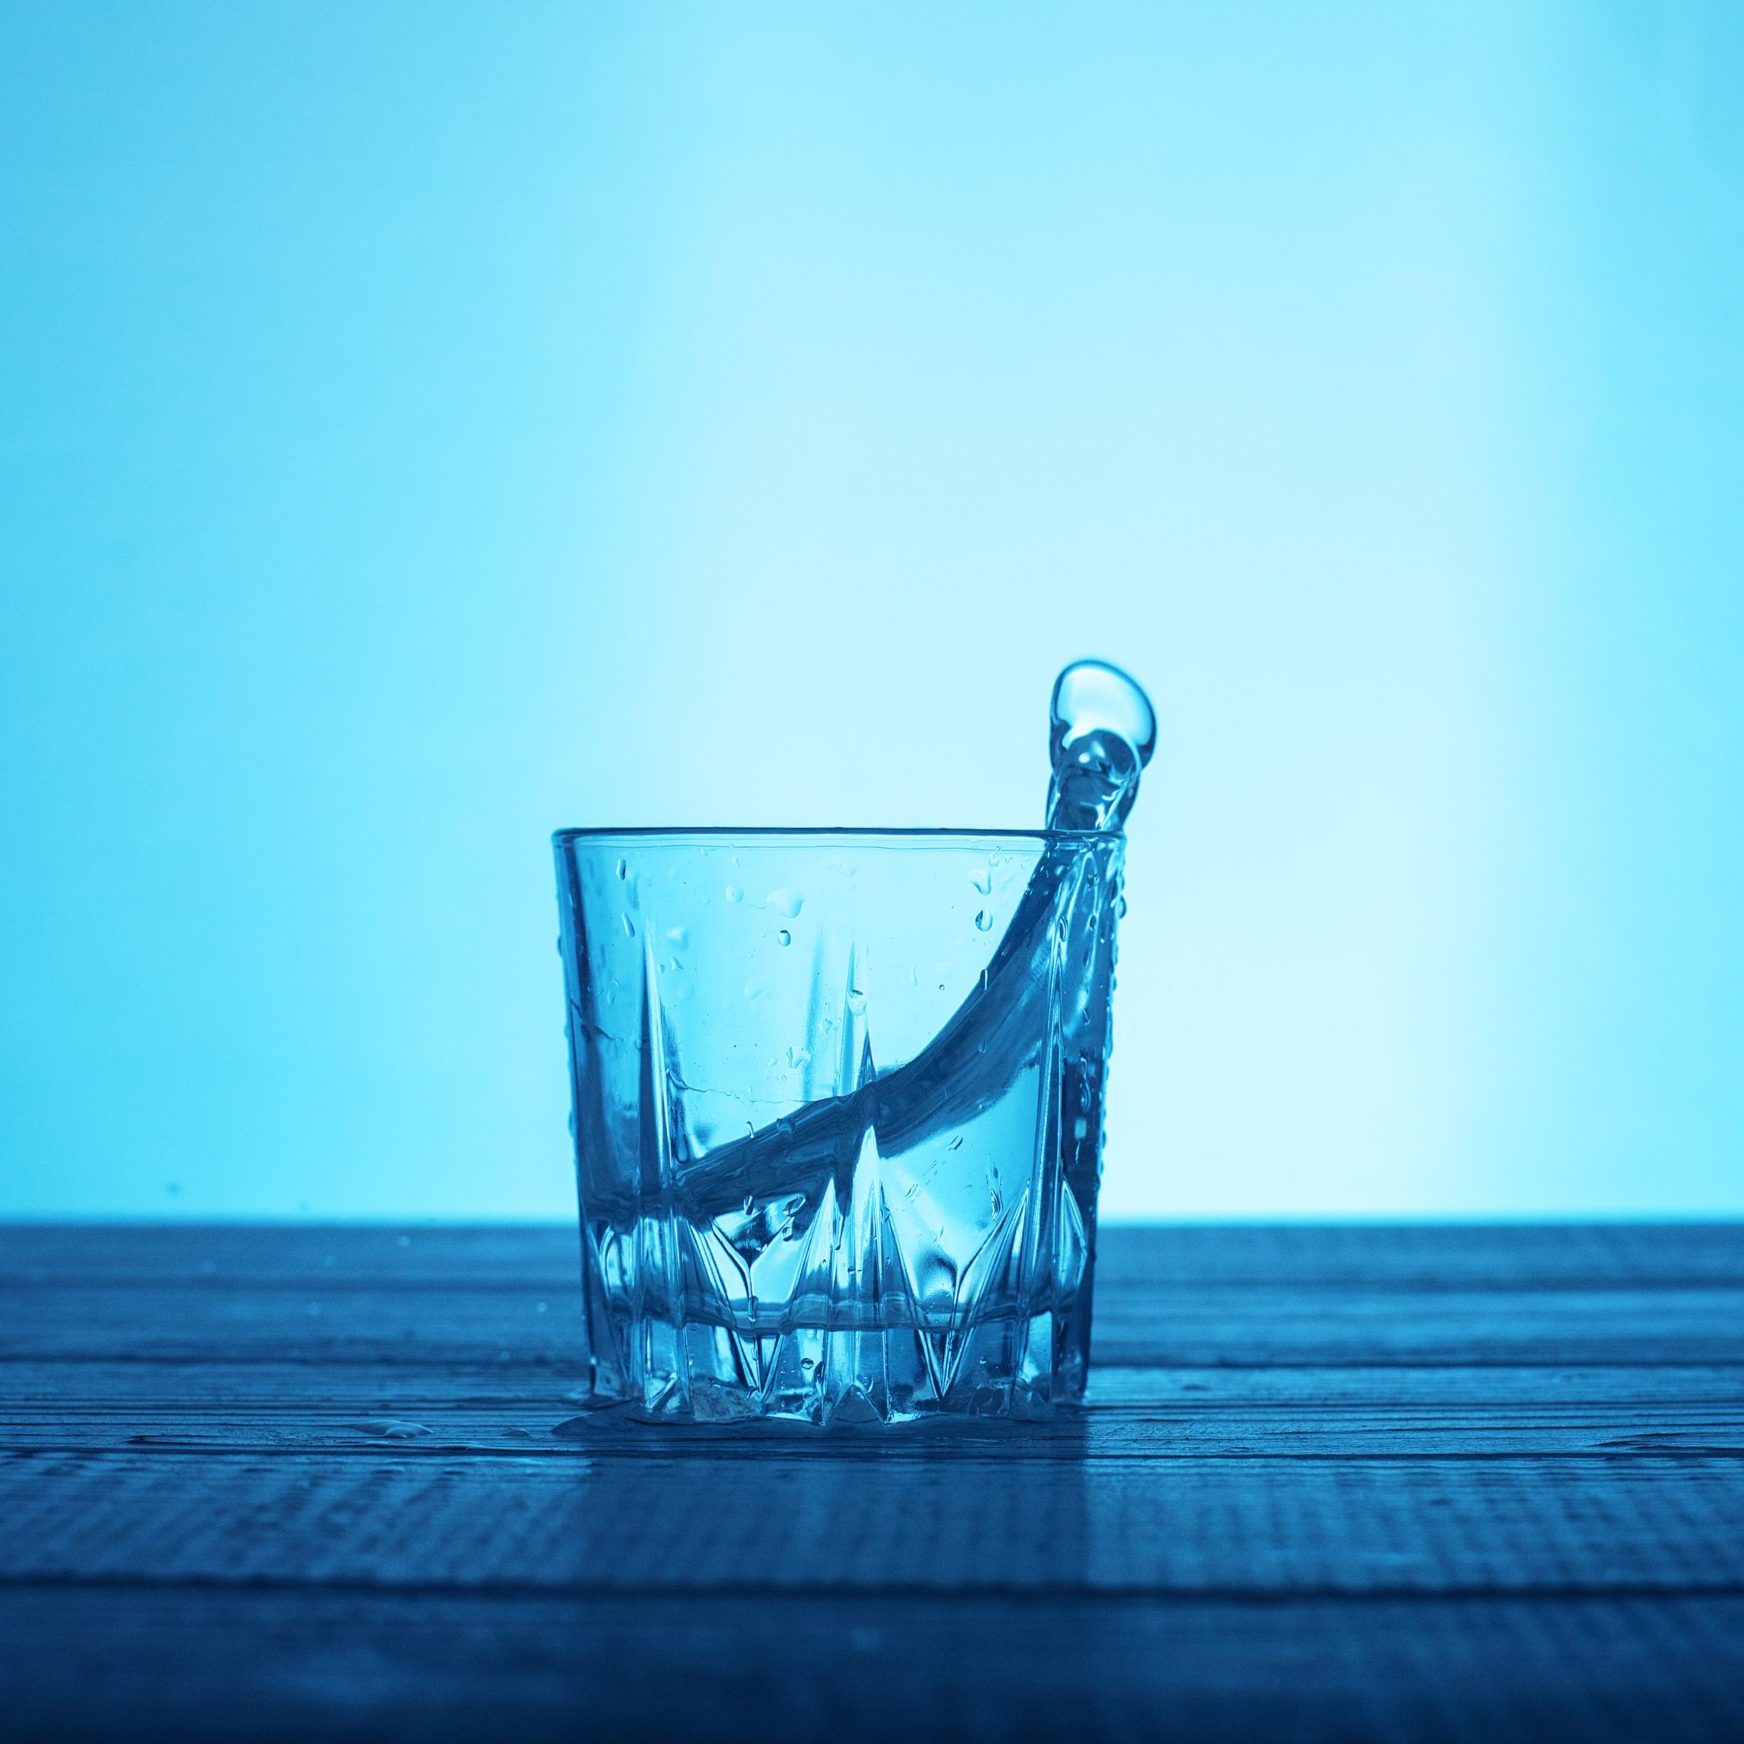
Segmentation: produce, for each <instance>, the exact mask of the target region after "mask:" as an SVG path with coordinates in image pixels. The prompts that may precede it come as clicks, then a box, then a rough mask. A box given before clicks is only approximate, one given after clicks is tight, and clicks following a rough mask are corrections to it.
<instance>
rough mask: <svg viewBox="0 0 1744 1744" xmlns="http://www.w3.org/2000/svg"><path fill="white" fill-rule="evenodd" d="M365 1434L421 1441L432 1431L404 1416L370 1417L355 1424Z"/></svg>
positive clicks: (383, 1438)
mask: <svg viewBox="0 0 1744 1744" xmlns="http://www.w3.org/2000/svg"><path fill="white" fill-rule="evenodd" d="M355 1427H356V1428H357V1430H358V1431H359V1433H361V1434H363V1435H376V1436H379V1437H380V1438H381V1439H382V1440H383V1441H419V1440H421V1439H422V1438H423V1437H424V1436H426V1435H428V1434H429V1433H430V1431H429V1430H428V1429H426V1428H425V1427H424V1425H423V1424H422V1423H411V1422H408V1421H407V1420H406V1419H405V1418H403V1417H369V1418H366V1419H365V1420H364V1421H363V1422H362V1423H359V1424H357V1425H355Z"/></svg>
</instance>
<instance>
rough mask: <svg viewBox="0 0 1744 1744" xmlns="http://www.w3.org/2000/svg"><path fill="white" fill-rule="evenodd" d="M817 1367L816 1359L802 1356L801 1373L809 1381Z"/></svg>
mask: <svg viewBox="0 0 1744 1744" xmlns="http://www.w3.org/2000/svg"><path fill="white" fill-rule="evenodd" d="M816 1367H817V1359H816V1357H809V1356H802V1357H801V1358H800V1359H799V1372H800V1373H801V1374H802V1375H804V1376H805V1377H806V1378H807V1379H808V1380H809V1379H810V1378H811V1375H812V1371H813V1370H814V1369H815V1368H816Z"/></svg>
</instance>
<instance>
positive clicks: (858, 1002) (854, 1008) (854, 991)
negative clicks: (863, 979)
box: [848, 987, 866, 1017]
mask: <svg viewBox="0 0 1744 1744" xmlns="http://www.w3.org/2000/svg"><path fill="white" fill-rule="evenodd" d="M848 1009H849V1010H850V1011H851V1012H853V1014H854V1015H855V1016H856V1017H863V1016H864V1015H865V1012H866V995H865V994H864V993H862V992H861V991H860V989H859V988H858V987H850V988H849V989H848Z"/></svg>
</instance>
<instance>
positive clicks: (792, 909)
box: [763, 885, 805, 920]
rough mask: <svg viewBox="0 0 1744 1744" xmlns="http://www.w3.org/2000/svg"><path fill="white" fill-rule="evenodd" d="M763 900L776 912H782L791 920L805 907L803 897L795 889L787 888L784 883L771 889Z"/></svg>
mask: <svg viewBox="0 0 1744 1744" xmlns="http://www.w3.org/2000/svg"><path fill="white" fill-rule="evenodd" d="M763 900H764V901H765V902H766V903H768V905H769V906H770V907H771V908H772V909H774V910H775V911H776V913H777V914H784V915H786V916H787V918H788V919H789V920H792V919H793V918H794V916H795V915H797V914H798V913H799V911H800V910H801V909H802V908H804V907H805V898H804V897H803V896H801V895H800V894H799V892H798V891H797V890H789V889H788V888H787V887H786V885H783V886H782V887H781V889H779V890H771V891H770V892H769V894H768V895H767V896H766V897H764V899H763Z"/></svg>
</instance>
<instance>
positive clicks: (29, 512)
mask: <svg viewBox="0 0 1744 1744" xmlns="http://www.w3.org/2000/svg"><path fill="white" fill-rule="evenodd" d="M1741 21H1744V12H1741V11H1740V9H1739V8H1738V7H1736V6H1734V5H1713V6H1699V5H1645V4H1643V5H1629V6H1616V5H1610V6H1607V5H1599V4H1594V3H1592V0H1580V3H1570V4H1566V5H1525V6H1522V5H1520V4H1517V3H1513V0H1510V3H1508V4H1498V5H1478V6H1473V5H1470V4H1466V3H1460V4H1448V5H1441V6H1431V7H1427V8H1420V7H1415V6H1412V7H1394V6H1379V5H1376V6H1370V7H1362V8H1350V9H1344V10H1340V9H1337V8H1332V7H1288V8H1282V7H1280V8H1275V9H1274V8H1253V7H1233V8H1230V7H1192V8H1180V9H1176V10H1173V11H1170V10H1167V9H1165V8H1163V7H1160V6H1151V5H1141V6H1133V7H1130V8H1121V7H1110V6H1096V7H1091V8H1088V9H1086V8H1083V7H1058V8H1047V9H1043V8H1027V7H1009V6H997V7H967V6H953V7H945V8H935V7H918V6H917V7H908V8H898V9H895V14H894V16H893V15H891V9H888V8H877V9H874V8H859V9H847V8H833V7H832V8H824V9H821V13H820V9H817V8H805V7H793V8H779V9H778V8H771V7H766V6H750V7H745V6H726V5H720V6H700V5H699V6H658V7H650V6H642V5H623V6H614V7H607V6H596V5H579V4H578V5H572V6H560V7H552V8H538V7H534V6H530V5H516V6H511V7H502V6H485V5H475V6H464V7H454V6H437V5H431V4H427V3H425V0H418V3H417V4H402V5H374V6H364V7H359V6H331V7H326V6H320V5H316V4H313V3H311V0H296V3H295V4H288V5H274V4H265V3H259V4H248V5H244V6H233V5H227V4H226V5H211V6H203V7H199V6H171V7H166V6H137V5H125V6H122V5H118V6H115V7H112V8H93V7H89V6H82V5H68V4H61V3H56V4H19V3H18V0H14V3H13V4H10V5H8V6H7V7H6V8H5V9H4V11H3V12H0V199H3V202H4V209H3V212H0V220H3V221H0V443H3V450H0V453H3V461H0V559H3V563H4V572H3V580H4V596H3V598H4V621H3V624H0V729H3V742H0V795H3V799H0V819H3V823H0V831H3V860H0V964H3V970H0V1041H3V1057H0V1074H3V1077H0V1213H21V1212H22V1213H33V1214H34V1213H53V1212H71V1213H152V1214H156V1213H164V1214H194V1215H230V1214H238V1213H247V1214H253V1213H261V1214H266V1213H290V1214H296V1213H307V1214H311V1215H316V1216H332V1215H348V1214H364V1213H368V1214H386V1215H395V1216H401V1215H415V1214H436V1215H445V1214H466V1215H478V1214H503V1215H522V1214H528V1213H545V1212H553V1213H556V1212H561V1211H563V1210H565V1209H566V1207H567V1205H568V1201H569V1195H570V1174H569V1163H568V1156H567V1148H566V1145H567V1141H566V1138H565V1134H564V1114H565V1106H564V1103H565V1088H564V1078H563V1070H562V1063H561V1062H562V1041H561V1033H560V1004H561V1001H560V996H559V984H558V966H557V962H556V959H555V957H554V955H553V953H552V939H553V936H554V933H555V921H554V913H553V901H552V896H551V891H550V882H551V874H550V870H549V864H548V852H547V847H546V834H547V832H548V831H549V829H550V828H551V827H552V826H553V825H555V824H558V823H599V822H641V823H652V822H671V821H682V822H705V821H714V822H765V823H767V822H800V821H804V822H811V821H817V822H850V823H852V822H861V823H892V822H904V823H932V824H946V823H959V824H1028V823H1031V822H1033V821H1035V820H1036V819H1037V818H1038V816H1039V810H1040V805H1041V797H1042V788H1043V781H1044V768H1043V764H1044V756H1043V716H1044V710H1045V704H1046V695H1047V689H1048V684H1049V681H1050V679H1051V677H1052V675H1053V672H1054V670H1055V668H1056V667H1057V666H1058V665H1059V664H1060V663H1061V661H1062V660H1064V659H1065V658H1067V657H1070V656H1073V655H1076V654H1079V653H1081V652H1104V653H1108V654H1111V655H1113V656H1114V657H1116V658H1118V659H1121V660H1123V661H1125V662H1127V663H1128V664H1130V665H1131V667H1132V668H1133V669H1134V670H1135V671H1136V672H1137V673H1139V674H1140V675H1141V676H1142V677H1143V678H1144V679H1145V680H1146V681H1147V682H1148V683H1149V684H1150V685H1151V686H1152V687H1153V689H1154V692H1155V695H1156V697H1157V699H1158V702H1159V705H1160V710H1161V714H1162V720H1163V734H1164V739H1163V749H1162V751H1161V753H1160V754H1159V757H1158V761H1157V764H1156V766H1155V770H1154V773H1153V775H1152V776H1151V777H1150V779H1149V780H1148V781H1147V783H1146V791H1145V794H1144V796H1143V798H1142V800H1141V802H1140V805H1139V808H1138V811H1137V814H1136V815H1135V819H1134V822H1133V827H1132V832H1131V834H1132V852H1131V883H1130V894H1131V903H1132V907H1131V914H1130V917H1129V920H1128V923H1127V929H1126V933H1125V936H1124V941H1123V950H1122V959H1121V987H1120V997H1119V1004H1118V1011H1117V1020H1118V1034H1119V1046H1118V1048H1117V1053H1116V1060H1115V1069H1114V1088H1113V1093H1112V1107H1111V1111H1110V1122H1111V1149H1110V1158H1109V1177H1108V1183H1107V1195H1108V1204H1109V1207H1110V1209H1111V1210H1113V1211H1115V1212H1124V1213H1140V1212H1146V1213H1208V1212H1224V1211H1233V1212H1242V1213H1252V1212H1300V1211H1307V1212H1328V1213H1334V1212H1374V1213H1381V1212H1411V1213H1416V1212H1457V1213H1470V1212H1528V1211H1546V1210H1548V1211H1560V1212H1594V1211H1598V1212H1613V1211H1647V1212H1678V1211H1689V1210H1698V1211H1700V1210H1733V1211H1737V1210H1744V1147H1741V1143H1740V1141H1741V1138H1744V922H1741V920H1740V906H1741V905H1740V893H1741V891H1744V816H1741V799H1740V796H1741V794H1744V563H1741V559H1744V104H1741V103H1740V100H1739V92H1740V91H1741V90H1744V22H1741Z"/></svg>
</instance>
